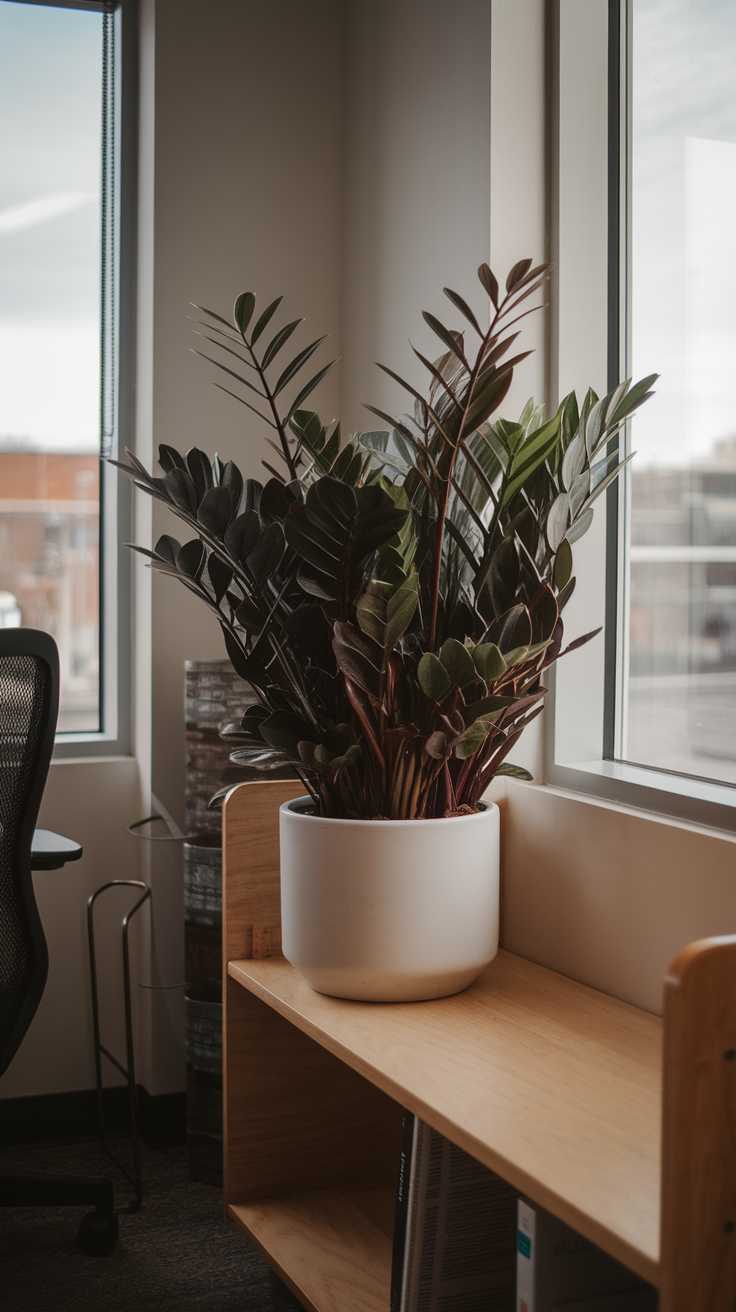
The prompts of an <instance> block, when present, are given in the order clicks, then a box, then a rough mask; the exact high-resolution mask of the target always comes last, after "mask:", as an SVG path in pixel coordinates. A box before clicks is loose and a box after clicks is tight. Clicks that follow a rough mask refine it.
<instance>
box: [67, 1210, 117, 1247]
mask: <svg viewBox="0 0 736 1312" xmlns="http://www.w3.org/2000/svg"><path fill="white" fill-rule="evenodd" d="M117 1237H118V1218H117V1216H116V1215H115V1213H114V1212H88V1213H87V1215H86V1216H83V1217H82V1220H81V1221H80V1223H79V1229H78V1231H77V1248H78V1249H79V1251H80V1253H85V1254H86V1256H87V1257H106V1256H107V1254H108V1253H111V1252H112V1250H113V1248H114V1247H115V1244H116V1242H117Z"/></svg>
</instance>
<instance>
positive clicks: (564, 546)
mask: <svg viewBox="0 0 736 1312" xmlns="http://www.w3.org/2000/svg"><path fill="white" fill-rule="evenodd" d="M571 573H572V547H571V544H569V542H568V539H567V538H564V539H563V541H562V542H560V546H559V548H558V554H556V556H555V584H556V586H558V588H559V589H562V588H564V586H565V584H567V581H568V579H569V576H571Z"/></svg>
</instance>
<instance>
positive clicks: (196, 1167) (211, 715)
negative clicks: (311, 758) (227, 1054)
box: [184, 660, 290, 1183]
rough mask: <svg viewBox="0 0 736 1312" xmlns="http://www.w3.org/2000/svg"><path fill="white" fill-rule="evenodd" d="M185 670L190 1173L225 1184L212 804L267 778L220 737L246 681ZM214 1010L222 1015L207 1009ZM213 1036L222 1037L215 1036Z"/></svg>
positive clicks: (217, 869)
mask: <svg viewBox="0 0 736 1312" xmlns="http://www.w3.org/2000/svg"><path fill="white" fill-rule="evenodd" d="M184 670H185V674H184V715H185V721H186V829H185V833H186V837H187V842H186V843H185V846H184V912H185V914H184V954H185V970H186V981H187V989H186V993H187V1126H188V1138H189V1174H190V1176H191V1178H192V1179H193V1180H207V1181H211V1182H213V1183H219V1182H220V1181H221V1178H222V1022H221V1008H222V811H221V809H220V807H219V806H218V807H217V809H216V810H212V811H209V810H208V809H207V804H208V802H209V801H210V798H211V797H213V796H214V794H215V793H217V792H219V790H220V789H221V788H224V787H226V786H229V787H234V785H235V784H239V783H242V782H243V780H245V779H258V778H261V777H263V776H261V775H259V773H258V771H257V770H253V769H250V768H247V767H243V766H238V765H233V763H232V762H231V760H230V752H231V750H232V743H230V742H228V740H227V739H222V738H220V736H219V727H220V725H221V724H222V723H223V722H237V721H239V720H240V719H241V717H242V715H243V712H244V710H245V709H246V707H247V706H249V705H251V704H252V703H253V701H254V696H253V692H252V691H251V689H250V687H249V686H248V684H247V683H244V682H243V680H242V679H241V678H239V676H238V675H237V674H236V673H235V670H234V669H233V667H232V665H231V664H230V662H229V661H228V660H219V661H186V662H185V665H184ZM289 774H290V771H289V770H281V771H278V772H276V774H269V776H268V778H271V779H273V778H285V777H288V775H289ZM213 1007H214V1008H216V1009H217V1011H216V1012H214V1011H211V1010H210V1011H207V1010H206V1009H207V1008H210V1009H211V1008H213ZM202 1009H204V1010H202ZM218 1017H219V1019H218ZM208 1025H209V1026H210V1030H208V1029H207V1026H208ZM218 1027H219V1028H218ZM208 1034H209V1038H206V1036H207V1035H208ZM215 1035H217V1036H219V1037H217V1039H216V1041H215ZM190 1053H191V1059H190ZM218 1063H219V1065H218Z"/></svg>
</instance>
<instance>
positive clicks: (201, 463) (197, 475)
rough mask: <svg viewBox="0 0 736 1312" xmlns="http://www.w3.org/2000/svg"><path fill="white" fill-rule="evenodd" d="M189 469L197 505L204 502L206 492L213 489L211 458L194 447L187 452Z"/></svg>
mask: <svg viewBox="0 0 736 1312" xmlns="http://www.w3.org/2000/svg"><path fill="white" fill-rule="evenodd" d="M187 468H188V469H189V473H190V474H191V476H192V482H193V484H194V491H195V493H196V495H197V504H199V502H200V501H201V500H202V498H203V496H204V494H205V492H208V491H209V489H210V488H211V487H212V465H211V464H210V459H209V456H207V455H205V453H204V451H200V449H199V447H197V446H193V447H192V448H191V449H190V450H189V451H187Z"/></svg>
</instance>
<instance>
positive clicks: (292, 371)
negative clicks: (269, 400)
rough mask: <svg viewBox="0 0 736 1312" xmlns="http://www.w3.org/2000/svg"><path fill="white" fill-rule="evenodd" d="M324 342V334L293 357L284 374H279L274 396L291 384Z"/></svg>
mask: <svg viewBox="0 0 736 1312" xmlns="http://www.w3.org/2000/svg"><path fill="white" fill-rule="evenodd" d="M326 340H327V333H325V334H324V336H323V337H318V338H317V340H316V341H315V342H310V344H309V346H305V347H304V350H303V351H300V352H299V354H298V355H296V356H295V357H294V359H293V360H292V362H291V364H287V366H286V368H285V369H284V372H283V373H282V374H281V376H280V378H279V380H278V382H277V384H276V386H275V387H274V389H273V395H274V396H278V394H279V392H281V391H283V389H284V388H285V387H286V385H287V384H288V383H290V382H291V380H292V378H293V377H294V376H295V375H296V374H298V373H299V370H300V369H301V367H302V365H304V364H306V363H307V360H309V359H311V357H312V356H313V355H314V353H315V351H316V350H317V348H318V347H319V346H321V345H322V343H323V342H324V341H326Z"/></svg>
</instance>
